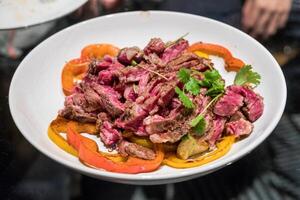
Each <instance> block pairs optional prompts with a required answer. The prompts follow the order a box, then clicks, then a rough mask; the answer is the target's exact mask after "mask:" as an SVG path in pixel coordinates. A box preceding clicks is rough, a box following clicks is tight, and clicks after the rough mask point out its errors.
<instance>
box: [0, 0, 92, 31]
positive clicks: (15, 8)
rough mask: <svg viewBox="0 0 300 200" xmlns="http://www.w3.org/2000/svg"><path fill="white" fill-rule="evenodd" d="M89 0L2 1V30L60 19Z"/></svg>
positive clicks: (0, 17)
mask: <svg viewBox="0 0 300 200" xmlns="http://www.w3.org/2000/svg"><path fill="white" fill-rule="evenodd" d="M86 1H87V0H0V19H1V20H0V30H1V29H15V28H23V27H28V26H32V25H36V24H40V23H44V22H47V21H51V20H54V19H57V18H60V17H62V16H64V15H67V14H69V13H71V12H72V11H74V10H76V9H77V8H79V7H80V6H81V5H83V4H84V3H85V2H86Z"/></svg>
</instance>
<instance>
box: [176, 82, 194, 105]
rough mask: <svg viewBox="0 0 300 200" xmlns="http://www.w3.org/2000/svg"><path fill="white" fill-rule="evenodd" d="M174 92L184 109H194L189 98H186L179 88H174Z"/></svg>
mask: <svg viewBox="0 0 300 200" xmlns="http://www.w3.org/2000/svg"><path fill="white" fill-rule="evenodd" d="M175 92H176V93H177V94H178V97H179V100H180V101H181V102H182V104H183V105H184V106H185V107H186V108H190V109H191V108H194V107H195V106H194V104H193V102H192V101H191V100H190V98H189V97H188V96H186V94H185V93H184V92H183V91H182V90H180V89H179V87H177V86H176V88H175Z"/></svg>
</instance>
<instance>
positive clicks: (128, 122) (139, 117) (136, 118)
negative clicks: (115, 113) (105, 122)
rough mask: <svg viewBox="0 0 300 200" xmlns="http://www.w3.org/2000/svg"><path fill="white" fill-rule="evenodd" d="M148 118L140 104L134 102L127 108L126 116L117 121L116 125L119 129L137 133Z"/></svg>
mask: <svg viewBox="0 0 300 200" xmlns="http://www.w3.org/2000/svg"><path fill="white" fill-rule="evenodd" d="M146 116H147V112H146V111H144V110H143V109H142V107H141V106H140V105H139V104H137V103H135V102H133V103H131V104H130V105H128V107H126V110H125V112H124V114H123V115H122V116H121V117H120V118H118V119H117V120H116V121H115V124H116V126H117V127H119V128H123V129H128V130H132V131H136V130H137V129H138V127H140V126H141V125H142V122H143V119H144V118H145V117H146Z"/></svg>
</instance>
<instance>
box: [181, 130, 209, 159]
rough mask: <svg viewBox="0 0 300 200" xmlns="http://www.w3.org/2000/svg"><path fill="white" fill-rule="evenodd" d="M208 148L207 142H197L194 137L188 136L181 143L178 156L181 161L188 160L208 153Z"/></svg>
mask: <svg viewBox="0 0 300 200" xmlns="http://www.w3.org/2000/svg"><path fill="white" fill-rule="evenodd" d="M208 147H209V146H208V144H207V142H205V141H203V140H197V139H195V138H194V137H193V136H190V135H188V136H187V137H186V138H184V139H183V140H182V141H181V142H180V143H179V145H178V148H177V156H178V157H179V158H181V159H188V158H189V157H190V156H193V155H196V154H199V153H202V152H204V151H206V150H207V149H208Z"/></svg>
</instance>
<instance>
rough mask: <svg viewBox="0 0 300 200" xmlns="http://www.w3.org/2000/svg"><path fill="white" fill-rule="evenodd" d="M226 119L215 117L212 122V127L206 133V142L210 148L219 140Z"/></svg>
mask: <svg viewBox="0 0 300 200" xmlns="http://www.w3.org/2000/svg"><path fill="white" fill-rule="evenodd" d="M225 122H226V118H224V117H220V116H215V118H214V119H213V121H212V126H211V128H210V130H209V131H208V133H207V136H206V138H207V140H208V142H209V144H210V145H211V146H214V145H215V143H216V141H218V140H219V139H220V138H221V135H222V132H223V130H224V126H225Z"/></svg>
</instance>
